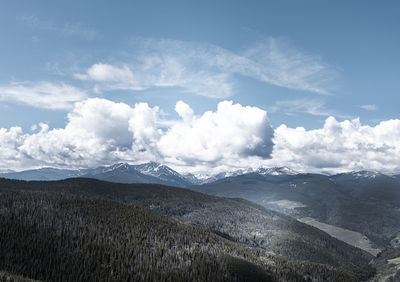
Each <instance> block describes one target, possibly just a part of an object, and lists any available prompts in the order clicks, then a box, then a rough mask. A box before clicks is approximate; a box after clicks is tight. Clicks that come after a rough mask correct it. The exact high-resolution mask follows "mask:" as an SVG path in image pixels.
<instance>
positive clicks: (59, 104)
mask: <svg viewBox="0 0 400 282" xmlns="http://www.w3.org/2000/svg"><path fill="white" fill-rule="evenodd" d="M86 98H87V94H86V93H85V92H84V91H82V90H80V89H78V88H76V87H74V86H72V85H68V84H65V83H51V82H13V83H10V84H9V85H0V101H9V102H17V103H22V104H25V105H29V106H32V107H36V108H42V109H50V110H70V109H72V107H73V104H74V103H75V102H78V101H82V100H84V99H86Z"/></svg>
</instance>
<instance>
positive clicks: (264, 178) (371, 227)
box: [190, 173, 400, 249]
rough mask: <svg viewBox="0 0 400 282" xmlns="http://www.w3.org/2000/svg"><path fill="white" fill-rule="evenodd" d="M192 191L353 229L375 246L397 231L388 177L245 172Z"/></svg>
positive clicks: (397, 206) (393, 187) (399, 224)
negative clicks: (237, 199)
mask: <svg viewBox="0 0 400 282" xmlns="http://www.w3.org/2000/svg"><path fill="white" fill-rule="evenodd" d="M190 189H192V190H195V191H198V192H202V193H207V194H210V195H216V196H222V197H240V198H244V199H247V200H250V201H253V202H255V203H257V204H260V205H263V206H264V207H267V208H270V209H274V210H276V211H279V212H283V213H285V214H287V215H290V216H293V217H295V218H298V219H302V218H312V219H314V220H317V221H319V222H322V223H325V224H330V225H332V226H336V227H341V228H345V229H348V230H351V231H356V232H359V233H360V236H366V237H367V238H368V239H369V240H371V241H372V244H373V246H372V247H373V248H375V249H382V248H386V247H388V246H390V242H391V241H393V239H394V238H395V237H396V236H398V235H400V221H399V220H398V218H400V183H399V182H398V181H397V180H396V178H395V177H390V176H386V175H379V174H375V173H353V174H343V175H337V176H325V175H319V174H279V175H271V174H268V175H261V174H259V173H249V174H245V175H241V176H237V177H230V178H225V179H221V180H219V181H216V182H214V183H210V184H206V185H202V186H195V187H190ZM357 240H358V239H357Z"/></svg>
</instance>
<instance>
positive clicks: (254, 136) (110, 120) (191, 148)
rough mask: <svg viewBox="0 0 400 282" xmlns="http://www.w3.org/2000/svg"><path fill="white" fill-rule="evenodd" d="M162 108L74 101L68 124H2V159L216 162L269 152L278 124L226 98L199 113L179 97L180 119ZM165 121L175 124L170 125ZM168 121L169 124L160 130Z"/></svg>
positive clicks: (15, 162) (9, 162) (7, 162)
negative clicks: (31, 128)
mask: <svg viewBox="0 0 400 282" xmlns="http://www.w3.org/2000/svg"><path fill="white" fill-rule="evenodd" d="M159 111H160V110H159V108H158V107H153V108H151V107H149V105H148V104H146V103H138V104H135V105H134V106H133V107H131V106H129V105H127V104H124V103H115V102H112V101H109V100H106V99H99V98H92V99H87V100H85V101H83V102H79V103H76V104H75V107H74V108H73V110H72V111H71V112H70V113H69V114H68V123H67V125H66V126H65V128H56V129H49V128H48V126H47V125H46V124H40V125H39V129H38V130H36V131H37V132H34V133H31V134H30V133H24V132H23V131H22V129H21V128H19V127H12V128H9V129H4V128H3V129H1V130H0V157H1V160H2V161H1V162H2V163H1V166H2V167H3V166H4V167H17V168H22V167H24V166H27V167H28V166H37V165H39V166H40V165H47V166H49V165H51V166H54V165H56V166H63V165H67V166H75V167H79V166H96V165H100V164H105V163H113V162H117V161H133V162H144V161H149V160H157V161H160V162H166V163H168V164H170V165H175V166H176V165H178V166H194V167H196V166H197V165H206V166H207V167H210V168H212V167H217V166H220V165H230V164H234V163H235V162H239V161H240V162H243V161H245V160H246V159H247V158H252V157H257V158H268V157H269V155H270V153H271V151H272V143H271V138H272V134H273V130H272V128H271V126H270V124H269V121H268V118H267V113H266V112H265V111H263V110H261V109H258V108H255V107H243V106H241V105H239V104H233V103H232V102H228V101H224V102H221V103H219V104H218V108H217V110H216V111H215V112H211V111H209V112H206V113H204V114H203V115H201V116H196V115H194V113H193V110H192V109H191V108H190V107H189V105H187V104H185V103H183V102H182V101H180V102H178V103H177V105H176V111H177V112H178V114H179V115H180V116H181V118H182V119H181V120H178V121H165V120H162V119H161V117H160V114H159ZM165 124H170V126H169V127H168V128H167V129H165ZM161 128H164V129H161Z"/></svg>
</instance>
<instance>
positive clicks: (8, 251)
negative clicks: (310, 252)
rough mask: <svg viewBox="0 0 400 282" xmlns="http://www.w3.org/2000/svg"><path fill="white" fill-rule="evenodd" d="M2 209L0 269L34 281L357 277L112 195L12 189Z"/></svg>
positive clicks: (2, 197)
mask: <svg viewBox="0 0 400 282" xmlns="http://www.w3.org/2000/svg"><path fill="white" fill-rule="evenodd" d="M0 207H1V208H0V225H1V227H2V228H1V229H0V250H1V251H0V269H2V271H5V272H6V273H10V274H13V275H14V274H18V275H21V276H23V277H29V278H31V279H35V280H41V281H357V279H356V278H355V277H354V276H352V275H350V274H346V273H344V272H342V271H339V270H337V269H334V268H332V267H328V266H325V265H320V264H314V263H306V262H295V261H293V262H290V261H286V260H283V259H281V258H279V257H277V256H275V255H272V254H270V253H269V252H267V251H265V250H262V249H260V248H254V247H249V246H246V245H243V244H238V243H234V242H231V241H229V240H226V239H224V238H221V237H220V236H218V235H215V234H214V233H212V232H209V231H207V230H205V229H202V228H199V227H195V226H191V225H187V224H184V223H179V222H177V221H175V220H173V219H171V218H169V217H167V216H164V215H161V214H159V213H158V212H155V211H151V210H148V209H145V208H142V207H137V206H133V205H127V204H122V203H117V202H114V201H109V200H102V199H91V198H87V197H83V196H76V195H71V194H64V193H51V192H15V191H9V192H0ZM3 273H4V272H3Z"/></svg>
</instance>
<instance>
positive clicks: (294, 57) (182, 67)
mask: <svg viewBox="0 0 400 282" xmlns="http://www.w3.org/2000/svg"><path fill="white" fill-rule="evenodd" d="M133 47H134V48H133V50H134V51H132V52H131V53H130V55H129V56H128V57H127V58H125V59H124V64H123V67H122V68H121V67H118V66H116V65H112V64H102V63H97V64H94V65H92V66H91V67H89V68H88V70H87V71H86V73H79V74H75V77H76V78H78V79H84V80H90V79H91V80H93V81H97V82H101V86H102V87H103V88H104V89H128V90H143V89H148V88H152V87H179V88H181V89H183V90H184V91H186V92H190V93H193V94H197V95H201V96H207V97H214V98H226V97H229V96H232V95H233V94H234V89H235V85H236V83H237V80H236V78H237V75H240V76H246V77H251V78H253V79H256V80H260V81H262V82H266V83H271V84H274V85H277V86H281V87H285V88H289V89H294V90H302V91H309V92H314V93H319V94H328V93H329V81H330V80H332V79H333V78H334V74H335V72H334V70H333V69H332V67H330V66H329V65H328V64H326V63H325V62H323V61H322V59H321V58H319V57H318V56H314V55H310V54H304V53H302V52H300V51H298V50H296V49H294V48H293V47H290V46H289V45H288V44H285V43H283V42H282V41H281V40H278V39H268V40H263V41H262V42H259V43H258V44H257V45H256V46H253V47H252V48H249V49H247V50H244V51H243V52H236V53H235V52H231V51H229V50H227V49H224V48H221V47H219V46H216V45H212V44H205V43H199V42H196V43H192V42H184V41H178V40H155V39H137V40H135V41H134V43H133Z"/></svg>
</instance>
